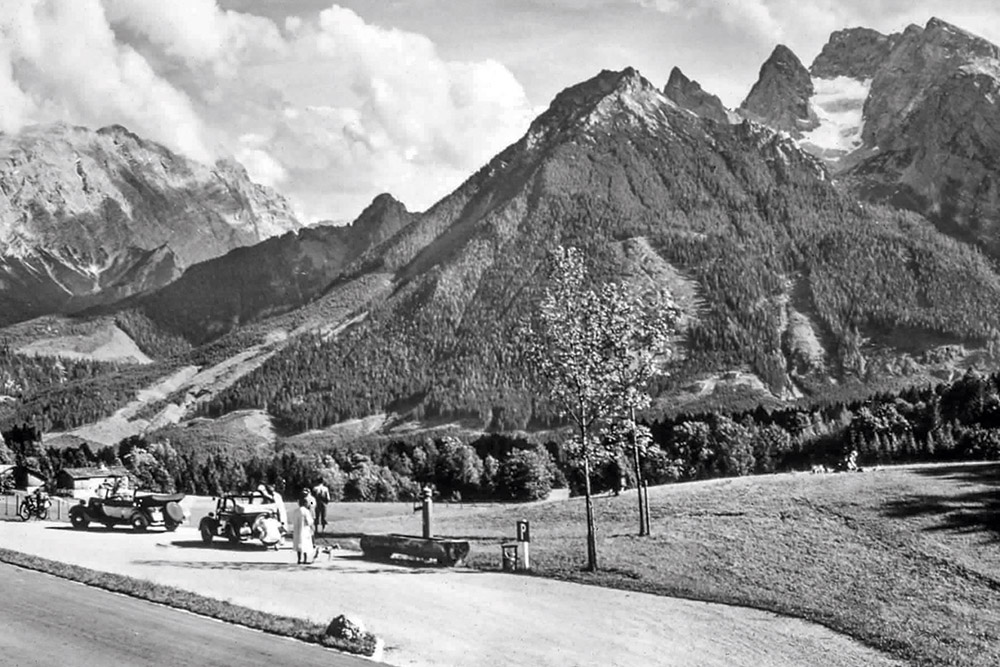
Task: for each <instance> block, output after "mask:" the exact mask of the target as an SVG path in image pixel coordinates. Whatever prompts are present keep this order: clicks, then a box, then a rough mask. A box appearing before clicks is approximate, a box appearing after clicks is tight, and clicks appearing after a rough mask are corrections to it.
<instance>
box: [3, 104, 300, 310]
mask: <svg viewBox="0 0 1000 667" xmlns="http://www.w3.org/2000/svg"><path fill="white" fill-rule="evenodd" d="M299 226H300V225H299V222H298V221H297V220H296V218H295V216H294V214H293V213H292V210H291V207H290V206H289V204H288V202H287V201H286V200H285V199H284V198H283V197H281V196H280V195H278V194H277V193H276V192H274V191H273V190H271V189H269V188H266V187H263V186H261V185H259V184H256V183H254V182H253V181H251V180H250V178H249V176H248V175H247V173H246V170H245V169H243V167H242V165H237V164H227V163H217V164H216V165H214V166H209V165H205V164H201V163H198V162H195V161H193V160H190V159H187V158H185V157H184V156H182V155H178V154H176V153H173V152H172V151H170V150H169V149H167V148H166V147H164V146H162V145H160V144H157V143H156V142H153V141H149V140H146V139H143V138H141V137H139V136H138V135H136V134H134V133H132V132H130V131H129V130H128V129H127V128H125V127H123V126H120V125H112V126H109V127H105V128H101V129H100V130H96V131H95V130H91V129H88V128H85V127H79V126H73V125H68V124H65V123H58V124H54V125H37V126H31V127H27V128H25V129H24V130H22V131H21V132H19V133H16V134H0V280H4V281H6V284H7V285H8V286H11V290H8V292H10V291H12V290H13V289H14V288H22V287H23V289H24V290H25V293H26V294H27V296H26V297H25V299H26V300H22V301H18V302H17V303H10V304H3V303H2V302H0V305H8V306H9V307H8V308H7V309H6V311H7V312H5V313H4V316H3V319H4V320H5V321H11V320H16V319H19V318H21V317H29V316H34V315H38V314H45V313H48V312H69V311H71V310H73V309H74V308H76V307H78V306H85V305H93V304H95V303H102V302H105V301H106V300H110V299H117V298H121V297H122V296H127V295H129V294H133V293H135V292H140V291H145V290H148V289H153V288H156V287H160V286H162V285H163V284H165V283H166V282H169V281H170V280H173V279H174V278H176V276H177V275H178V273H179V272H180V271H181V270H183V269H184V268H186V267H188V266H191V265H192V264H196V263H198V262H202V261H205V260H207V259H211V258H213V257H218V256H219V255H222V254H224V253H226V252H229V251H230V250H232V249H234V248H238V247H241V246H246V245H250V244H254V243H258V242H260V241H262V240H264V239H266V238H269V237H271V236H274V235H277V234H281V233H284V232H286V231H290V230H293V229H297V228H298V227H299ZM167 256H169V262H167V263H163V262H160V263H159V264H157V265H156V266H152V265H151V264H150V263H151V262H158V261H159V260H157V257H167ZM136 276H141V279H140V278H136ZM26 281H27V282H26ZM28 283H32V284H33V285H35V284H36V283H40V284H41V286H38V285H35V286H32V287H29V286H28ZM43 290H44V291H46V292H47V294H48V296H45V297H41V296H38V295H39V294H41V292H42V291H43ZM32 293H33V294H32Z"/></svg>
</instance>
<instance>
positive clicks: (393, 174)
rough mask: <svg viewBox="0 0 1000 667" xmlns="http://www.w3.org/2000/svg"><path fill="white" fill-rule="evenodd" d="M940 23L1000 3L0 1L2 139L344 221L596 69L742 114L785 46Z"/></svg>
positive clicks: (515, 130)
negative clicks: (78, 147) (177, 168)
mask: <svg viewBox="0 0 1000 667" xmlns="http://www.w3.org/2000/svg"><path fill="white" fill-rule="evenodd" d="M931 16H938V17H941V18H943V19H945V20H948V21H951V22H952V23H955V24H957V25H959V26H962V27H965V28H966V29H968V30H971V31H973V32H976V33H979V34H981V35H983V36H985V37H987V38H989V39H991V40H993V41H995V42H1000V3H997V2H996V0H961V1H958V0H950V1H948V0H340V1H339V2H338V3H337V4H332V3H331V2H330V0H172V1H170V2H164V1H160V0H2V4H0V131H4V132H15V131H17V130H18V129H19V128H21V127H23V126H25V125H27V124H31V123H38V122H51V121H54V120H64V121H68V122H73V123H78V124H82V125H88V126H93V127H100V126H103V125H108V124H111V123H121V124H123V125H125V126H127V127H129V128H130V129H132V130H133V131H135V132H137V133H138V134H141V135H143V136H146V137H149V138H152V139H155V140H157V141H160V142H162V143H164V144H165V145H167V146H169V147H170V148H173V149H175V150H178V151H181V152H183V153H185V154H186V155H189V156H191V157H194V158H197V159H199V160H203V161H210V160H214V159H217V158H219V157H223V156H235V157H237V158H238V159H239V160H240V161H242V162H243V163H244V164H245V165H246V166H247V168H248V169H249V171H250V173H251V174H252V175H253V176H254V178H256V179H257V180H258V181H260V182H263V183H266V184H268V185H273V186H274V187H276V188H278V189H279V190H280V191H281V192H283V193H285V194H286V195H288V196H289V197H290V198H291V199H292V201H293V203H294V205H295V206H296V208H297V210H298V211H299V212H300V214H301V215H302V216H303V218H305V219H306V220H307V221H314V220H318V219H334V220H349V219H352V218H353V217H354V216H355V215H356V214H357V213H358V212H359V211H360V210H361V209H362V208H363V207H364V206H365V205H366V204H367V203H368V202H369V201H370V200H371V199H372V198H373V197H374V196H375V195H376V194H378V193H380V192H391V193H392V194H394V195H395V196H396V197H398V198H400V199H401V200H403V201H404V203H406V204H407V206H409V207H410V208H411V210H422V209H424V208H426V207H428V206H429V205H431V204H432V203H433V202H434V201H436V200H437V199H438V198H440V197H441V196H443V195H444V194H447V192H449V191H450V190H451V189H453V188H454V187H456V186H457V185H458V184H459V183H461V181H462V180H464V178H465V177H466V176H467V175H468V174H470V173H471V172H473V171H474V170H476V169H477V168H478V167H479V166H481V165H482V164H483V163H484V162H486V161H487V160H488V159H489V158H490V157H491V156H492V155H493V154H495V153H496V152H497V151H499V150H500V149H502V148H503V147H504V146H505V145H507V144H509V143H510V142H512V141H514V140H516V139H517V138H518V137H519V136H520V135H521V134H522V133H523V132H524V130H525V129H526V127H527V124H528V122H530V119H531V118H532V117H533V116H534V115H536V114H537V113H538V112H539V111H540V110H541V109H542V108H544V107H545V105H547V104H548V102H549V100H550V99H551V98H552V96H553V95H555V94H556V93H557V92H558V91H559V90H561V89H562V88H565V87H566V86H569V85H572V84H574V83H576V82H579V81H581V80H583V79H586V78H589V77H590V76H593V75H594V74H596V73H597V72H598V71H600V70H601V69H620V68H622V67H624V66H626V65H631V66H634V67H636V68H637V69H639V71H640V72H642V73H643V74H644V75H645V76H646V77H647V78H649V79H650V80H651V81H653V82H654V83H655V84H657V85H663V84H664V83H665V82H666V79H667V76H668V74H669V72H670V68H671V67H672V66H674V65H677V66H679V67H680V68H681V69H683V70H684V72H685V73H686V74H687V75H688V76H690V77H692V78H695V79H697V80H698V81H700V82H701V83H702V85H703V86H704V87H705V88H706V89H707V90H710V91H712V92H715V93H716V94H718V95H719V96H720V97H722V99H723V101H724V102H726V103H727V104H728V105H730V106H737V105H738V104H739V102H740V100H741V99H742V97H743V96H744V95H745V94H746V92H747V91H748V90H749V88H750V86H751V85H752V83H753V81H754V80H755V78H756V74H757V70H758V68H759V67H760V64H761V62H763V60H764V59H765V58H766V57H767V55H768V54H769V53H770V51H771V50H772V49H773V48H774V46H775V44H778V43H784V44H786V45H788V46H789V47H791V48H792V50H793V51H795V52H796V53H797V54H798V55H799V57H800V58H801V59H802V60H803V61H804V62H805V63H806V64H807V65H808V64H809V63H810V62H811V61H812V59H813V57H814V56H815V55H816V54H817V53H818V52H819V50H820V48H821V47H822V45H823V43H824V42H825V41H826V39H827V37H828V36H829V34H830V32H832V31H834V30H837V29H839V28H843V27H849V26H857V25H865V26H869V27H872V28H876V29H878V30H881V31H883V32H893V31H899V30H901V29H903V28H904V27H905V26H906V25H907V24H909V23H919V24H921V25H922V24H924V23H926V21H927V19H928V18H930V17H931Z"/></svg>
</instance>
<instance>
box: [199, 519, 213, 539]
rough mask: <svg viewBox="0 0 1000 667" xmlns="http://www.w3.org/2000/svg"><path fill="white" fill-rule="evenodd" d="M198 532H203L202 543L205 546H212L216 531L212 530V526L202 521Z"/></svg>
mask: <svg viewBox="0 0 1000 667" xmlns="http://www.w3.org/2000/svg"><path fill="white" fill-rule="evenodd" d="M198 530H199V531H200V532H201V541H202V542H204V543H205V544H211V543H212V538H214V537H215V531H214V530H212V526H211V525H210V524H209V523H208V522H207V521H202V522H201V525H200V526H199V527H198Z"/></svg>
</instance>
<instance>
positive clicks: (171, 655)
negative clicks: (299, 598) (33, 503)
mask: <svg viewBox="0 0 1000 667" xmlns="http://www.w3.org/2000/svg"><path fill="white" fill-rule="evenodd" d="M0 591H2V593H0V628H3V630H2V631H0V664H3V665H17V666H18V667H36V666H37V667H51V666H52V665H74V666H75V667H108V666H109V665H132V666H134V667H145V666H147V665H148V666H150V667H153V666H158V665H170V666H171V667H187V666H191V667H195V666H198V667H201V666H212V667H216V666H217V667H228V666H229V665H240V667H275V666H276V665H296V667H312V666H314V665H315V666H319V665H323V666H324V667H330V666H331V665H333V666H335V667H370V666H371V665H372V664H373V663H371V662H370V661H368V660H364V659H361V658H355V657H352V656H348V655H344V654H341V653H336V652H334V651H328V650H326V649H323V648H320V647H318V646H313V645H310V644H304V643H302V642H297V641H293V640H290V639H283V638H281V637H275V636H273V635H267V634H264V633H262V632H256V631H254V630H248V629H246V628H242V627H239V626H235V625H230V624H228V623H221V622H219V621H214V620H211V619H206V618H203V617H201V616H195V615H194V614H188V613H185V612H182V611H178V610H176V609H171V608H169V607H163V606H160V605H155V604H152V603H149V602H145V601H142V600H136V599H133V598H130V597H126V596H124V595H117V594H114V593H109V592H107V591H103V590H100V589H97V588H91V587H89V586H84V585H82V584H78V583H75V582H71V581H66V580H65V579H59V578H57V577H53V576H49V575H47V574H42V573H40V572H34V571H31V570H23V569H21V568H18V567H14V566H11V565H5V564H0Z"/></svg>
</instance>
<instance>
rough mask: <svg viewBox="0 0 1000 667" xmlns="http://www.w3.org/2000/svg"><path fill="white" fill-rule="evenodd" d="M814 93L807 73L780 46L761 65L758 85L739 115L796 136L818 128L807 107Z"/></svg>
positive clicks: (751, 90) (796, 59) (789, 53)
mask: <svg viewBox="0 0 1000 667" xmlns="http://www.w3.org/2000/svg"><path fill="white" fill-rule="evenodd" d="M814 92H815V91H814V89H813V82H812V78H811V77H810V76H809V70H807V69H806V68H805V65H803V64H802V61H801V60H799V58H798V56H796V55H795V54H794V53H793V52H792V50H791V49H789V48H788V47H787V46H785V45H784V44H779V45H778V46H776V47H775V49H774V51H773V52H772V53H771V55H770V56H769V57H768V59H767V60H765V61H764V64H763V65H761V68H760V75H759V76H758V78H757V83H755V84H754V86H753V88H751V89H750V94H749V95H747V98H746V100H744V101H743V104H742V105H741V106H740V112H741V113H742V114H743V115H744V116H746V117H748V118H751V119H753V120H757V121H760V122H762V123H764V124H766V125H770V126H771V127H773V128H775V129H778V130H784V131H786V132H791V133H793V134H797V133H799V132H803V131H806V130H811V129H812V128H814V127H816V126H817V125H818V121H817V119H816V115H815V113H814V112H813V111H812V109H811V108H810V106H809V98H810V97H812V96H813V93H814Z"/></svg>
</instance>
